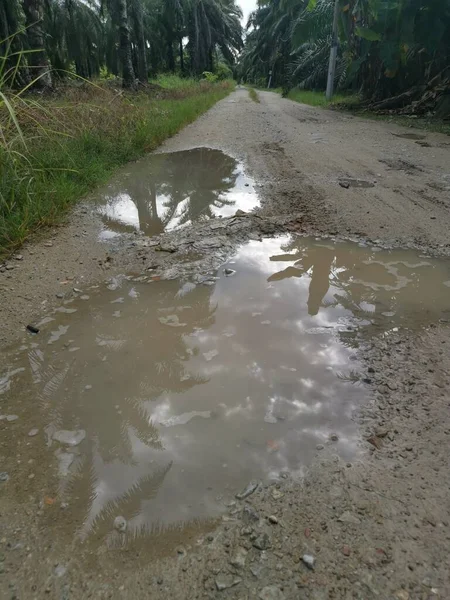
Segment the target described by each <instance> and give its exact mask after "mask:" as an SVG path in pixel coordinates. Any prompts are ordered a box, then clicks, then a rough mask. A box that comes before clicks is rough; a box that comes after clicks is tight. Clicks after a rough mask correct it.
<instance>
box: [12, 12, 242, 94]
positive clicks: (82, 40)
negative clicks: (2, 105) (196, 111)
mask: <svg viewBox="0 0 450 600" xmlns="http://www.w3.org/2000/svg"><path fill="white" fill-rule="evenodd" d="M240 18H241V12H240V9H239V8H238V6H237V4H236V0H0V50H1V56H3V57H6V56H7V57H8V59H7V61H8V65H7V68H10V69H11V68H12V66H14V65H16V63H17V57H18V56H20V63H21V64H20V67H21V69H20V73H21V74H22V76H23V75H25V76H26V77H27V78H28V80H29V81H31V80H35V85H40V86H41V87H49V86H51V85H52V82H53V80H54V79H55V78H61V77H65V76H66V75H67V72H69V71H73V72H75V73H76V74H77V75H79V76H80V77H83V78H95V77H97V76H98V75H99V74H100V72H101V71H102V69H103V70H104V69H106V70H107V71H109V72H110V73H111V74H113V75H119V76H121V77H122V81H123V85H124V87H128V88H133V87H135V86H136V83H137V82H138V81H140V82H142V83H145V82H147V80H148V76H149V69H148V65H150V73H151V74H152V75H156V74H157V73H158V72H161V71H172V72H175V71H177V70H178V71H180V72H181V73H184V72H185V70H186V66H187V65H189V66H190V71H191V74H194V75H201V74H202V73H203V71H205V70H209V71H213V70H214V69H215V67H216V65H217V63H218V62H219V58H220V60H225V61H226V62H228V63H229V64H230V65H231V64H232V63H233V62H234V61H235V60H236V57H237V53H238V52H239V51H240V50H241V49H242V46H243V42H242V28H241V24H240ZM14 57H16V58H15V60H13V59H14ZM15 61H16V62H15ZM5 62H6V59H5V58H4V59H3V65H4V66H5ZM4 71H5V69H4V68H3V72H4ZM17 74H18V69H15V75H16V76H17Z"/></svg>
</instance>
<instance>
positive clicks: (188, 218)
mask: <svg viewBox="0 0 450 600" xmlns="http://www.w3.org/2000/svg"><path fill="white" fill-rule="evenodd" d="M96 204H97V212H98V213H99V214H100V215H101V218H102V220H103V224H104V226H105V229H104V230H103V232H102V234H101V237H102V238H103V239H108V238H111V237H113V236H114V235H117V234H120V233H132V232H133V231H142V232H143V233H145V234H146V235H149V236H152V235H157V234H159V233H162V232H163V231H165V230H171V229H176V228H179V227H183V226H184V225H188V224H189V223H192V222H194V221H201V220H207V219H211V218H215V217H229V216H232V215H234V213H235V212H236V211H237V210H238V209H240V210H243V211H245V212H250V211H251V210H253V209H254V208H256V207H257V206H259V200H258V197H257V194H256V192H255V188H254V183H253V180H252V179H250V178H249V177H247V176H246V175H245V173H244V168H243V165H242V164H241V163H239V162H238V161H236V160H235V159H234V158H232V157H231V156H228V155H227V154H224V153H223V152H221V151H220V150H212V149H210V148H195V149H193V150H186V151H182V152H171V153H168V154H152V155H149V156H148V157H146V158H144V159H142V160H139V161H137V162H135V163H132V164H129V165H127V167H126V170H122V171H121V172H120V173H119V175H118V176H116V177H115V178H114V179H113V181H112V182H111V183H110V184H109V185H108V186H107V187H106V188H104V189H103V190H101V191H100V193H99V196H98V199H97V202H96Z"/></svg>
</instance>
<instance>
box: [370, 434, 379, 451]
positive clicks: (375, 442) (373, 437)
mask: <svg viewBox="0 0 450 600" xmlns="http://www.w3.org/2000/svg"><path fill="white" fill-rule="evenodd" d="M367 441H368V442H369V444H372V446H375V448H376V449H377V450H379V449H380V448H381V445H382V442H381V440H380V438H379V437H377V436H376V435H371V436H370V437H368V438H367Z"/></svg>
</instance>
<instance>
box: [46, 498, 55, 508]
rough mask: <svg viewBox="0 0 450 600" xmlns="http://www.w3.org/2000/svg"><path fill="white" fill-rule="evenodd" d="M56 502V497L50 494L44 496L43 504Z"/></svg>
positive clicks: (49, 504) (50, 504)
mask: <svg viewBox="0 0 450 600" xmlns="http://www.w3.org/2000/svg"><path fill="white" fill-rule="evenodd" d="M55 502H56V498H51V497H50V496H44V504H47V505H48V506H52V504H55Z"/></svg>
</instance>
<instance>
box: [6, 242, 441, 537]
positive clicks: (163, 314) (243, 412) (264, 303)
mask: <svg viewBox="0 0 450 600" xmlns="http://www.w3.org/2000/svg"><path fill="white" fill-rule="evenodd" d="M229 264H230V266H232V268H233V269H236V274H235V275H234V276H232V277H225V276H223V274H222V273H220V275H221V277H220V279H219V281H218V282H217V284H216V285H215V286H213V287H210V286H202V285H199V286H194V285H192V284H185V285H183V286H182V287H181V284H178V282H175V281H171V282H157V283H152V284H149V283H142V282H140V281H136V280H133V281H129V280H127V279H126V278H123V277H122V278H115V279H114V280H113V281H111V282H110V284H109V285H108V286H107V288H104V287H102V288H97V289H92V290H86V291H87V292H89V296H90V299H89V301H88V302H87V301H84V302H83V301H82V300H81V299H78V300H73V301H71V300H70V301H68V304H70V306H71V308H74V309H76V312H75V313H73V314H68V313H61V312H55V313H54V315H53V320H51V319H47V320H44V321H43V322H42V324H41V327H42V330H41V333H40V334H39V336H37V337H34V338H32V340H33V341H32V342H31V343H28V344H26V345H25V346H23V347H22V348H21V349H20V350H19V352H18V354H17V355H16V359H15V361H14V362H12V363H11V364H10V365H9V366H8V367H7V368H6V370H4V372H3V371H2V372H0V394H1V395H2V398H3V405H4V407H5V408H4V409H3V410H4V412H5V414H7V408H6V406H7V404H8V402H9V401H11V403H12V404H13V405H14V406H22V407H25V406H28V405H30V407H31V408H30V411H31V412H30V416H29V419H30V427H29V428H31V426H36V420H37V415H36V405H37V406H39V415H40V416H39V418H40V419H41V420H42V423H40V424H39V425H40V428H41V429H42V430H43V431H44V430H45V433H46V439H48V441H49V443H50V444H51V446H50V449H49V450H48V449H46V448H45V447H43V448H42V455H41V456H40V457H39V461H37V462H39V464H41V465H43V467H44V468H45V473H43V474H41V475H40V476H39V480H40V481H41V482H42V483H43V484H44V481H45V479H46V478H48V477H50V474H51V473H52V472H53V471H52V470H51V469H49V468H48V464H49V463H48V461H50V460H51V459H52V457H53V456H54V454H53V453H54V452H55V450H57V449H58V448H59V444H58V443H56V442H55V441H54V440H53V441H52V438H53V435H54V434H55V432H56V431H58V430H61V429H67V430H75V429H83V430H85V431H86V438H85V440H84V441H83V442H81V443H80V445H79V446H77V447H75V448H74V449H71V450H69V451H70V452H74V453H75V459H74V460H73V461H72V463H71V465H70V468H69V474H68V475H67V476H60V482H59V494H60V497H61V499H64V500H67V501H68V502H69V504H70V506H71V507H72V510H73V513H74V514H73V517H74V522H75V523H77V524H78V525H77V529H78V530H79V532H80V533H81V534H82V535H83V536H86V535H89V536H90V537H91V538H92V539H94V538H95V539H104V538H105V536H106V535H109V532H110V531H111V523H112V521H113V519H114V517H115V516H117V515H119V514H120V515H123V516H124V517H125V518H126V519H127V520H128V521H129V531H130V532H135V533H137V532H139V531H140V530H141V528H146V527H147V528H155V527H158V526H161V525H163V526H168V525H170V524H175V523H180V522H189V521H191V520H192V519H195V518H198V517H201V518H203V517H205V516H214V515H216V514H218V513H220V511H221V510H222V509H223V504H224V502H225V501H229V500H230V499H232V498H233V497H234V494H235V493H236V491H238V490H239V489H240V488H241V487H243V486H244V485H246V483H247V482H248V481H249V480H250V479H254V478H261V479H270V478H274V477H279V475H280V472H282V471H284V470H288V471H290V472H291V473H292V474H294V475H296V474H301V473H302V471H303V470H304V468H305V466H307V465H308V464H309V463H310V462H311V460H312V458H313V456H314V454H315V453H316V445H317V444H324V443H326V442H327V440H328V438H329V435H330V434H331V433H332V432H333V433H337V434H338V435H339V441H338V442H337V444H335V445H334V447H335V449H336V451H337V452H339V453H340V454H341V455H342V456H343V457H344V458H346V459H351V458H352V457H353V456H354V455H355V452H356V443H357V432H356V428H355V426H354V424H353V423H352V421H351V412H352V410H353V409H354V408H355V406H357V405H358V404H359V403H360V402H361V400H362V399H363V398H364V394H365V392H364V388H363V387H362V386H360V385H353V384H351V383H350V380H351V379H352V377H353V376H354V374H352V371H353V370H358V369H359V365H358V363H357V362H356V361H354V360H350V355H352V354H353V353H354V349H355V348H356V347H357V346H358V342H359V339H360V338H363V337H364V336H367V335H373V334H377V333H381V334H386V333H388V332H389V331H390V330H391V329H392V328H393V327H402V326H403V327H411V326H422V325H426V324H428V323H431V322H433V321H435V320H436V319H437V318H439V316H441V314H443V313H445V311H446V310H448V307H449V305H450V303H449V299H450V290H449V288H448V287H446V286H445V282H446V281H448V279H449V275H448V267H447V265H446V264H445V263H444V262H439V261H432V260H428V259H418V258H417V257H416V255H415V254H414V253H407V252H391V253H375V252H374V251H372V250H370V249H367V248H361V247H358V246H356V245H352V244H336V245H335V246H333V245H330V244H329V243H323V242H314V241H311V240H308V239H306V238H296V240H290V238H288V237H285V238H278V239H272V240H265V241H264V242H262V243H259V242H250V243H249V244H247V245H245V246H244V247H243V248H242V249H241V250H240V251H239V253H238V254H237V256H236V257H235V258H234V259H233V260H232V261H230V263H229ZM118 298H120V299H121V303H120V305H119V307H120V311H118V310H117V308H118V305H117V300H118ZM63 307H64V308H66V307H65V306H63ZM352 358H354V357H352ZM24 369H25V372H24ZM33 384H34V385H33ZM28 393H29V395H30V398H27V394H28ZM22 396H23V401H22V403H20V402H17V400H18V398H21V397H22ZM28 400H29V401H28ZM23 410H25V409H23ZM10 412H11V413H12V412H18V409H15V410H14V411H13V410H11V411H10ZM20 420H21V422H22V421H23V422H24V423H25V426H26V425H27V416H26V414H20ZM11 443H14V440H11ZM65 458H66V459H67V457H65ZM69 458H70V457H69ZM74 490H76V494H75V496H74V493H75V492H74Z"/></svg>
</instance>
